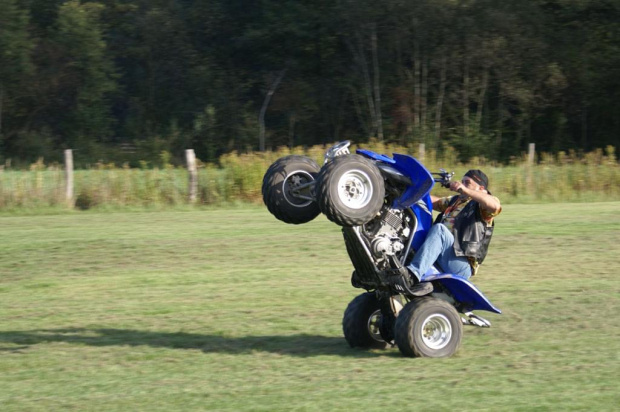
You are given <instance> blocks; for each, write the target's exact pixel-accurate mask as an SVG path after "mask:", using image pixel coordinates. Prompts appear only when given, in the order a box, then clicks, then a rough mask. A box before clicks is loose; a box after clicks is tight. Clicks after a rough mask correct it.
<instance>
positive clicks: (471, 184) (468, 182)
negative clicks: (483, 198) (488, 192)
mask: <svg viewBox="0 0 620 412" xmlns="http://www.w3.org/2000/svg"><path fill="white" fill-rule="evenodd" d="M461 183H463V185H464V186H465V187H466V188H468V189H471V190H480V189H481V188H482V186H480V185H479V184H478V183H476V182H475V181H474V179H472V178H471V177H468V176H463V179H462V180H461Z"/></svg>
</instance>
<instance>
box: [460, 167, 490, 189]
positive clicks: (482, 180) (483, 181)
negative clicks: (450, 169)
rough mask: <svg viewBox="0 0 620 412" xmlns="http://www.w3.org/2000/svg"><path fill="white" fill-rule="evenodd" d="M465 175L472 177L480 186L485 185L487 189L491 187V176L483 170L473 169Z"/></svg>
mask: <svg viewBox="0 0 620 412" xmlns="http://www.w3.org/2000/svg"><path fill="white" fill-rule="evenodd" d="M465 176H467V177H469V178H471V179H472V180H473V181H474V182H476V183H478V184H479V185H480V186H484V188H485V189H487V191H488V189H489V178H488V177H487V175H485V174H484V173H483V172H482V170H478V169H471V170H469V171H468V172H467V173H465Z"/></svg>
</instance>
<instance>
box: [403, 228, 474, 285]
mask: <svg viewBox="0 0 620 412" xmlns="http://www.w3.org/2000/svg"><path fill="white" fill-rule="evenodd" d="M453 245H454V236H453V235H452V233H450V231H449V230H448V229H447V228H446V227H445V226H444V225H443V224H441V223H438V224H435V225H433V226H431V229H430V230H429V231H428V235H427V236H426V240H424V243H422V246H420V249H418V251H417V252H416V254H415V256H414V257H413V260H412V261H411V263H410V264H409V265H408V266H407V268H408V269H409V270H410V271H411V272H413V274H414V276H415V277H417V278H418V280H420V279H421V278H422V276H423V275H424V274H425V273H426V272H428V270H429V269H430V268H431V266H433V264H434V263H435V262H437V263H438V264H439V266H441V269H442V270H443V272H444V273H451V274H453V275H457V276H460V277H462V278H465V279H469V277H470V276H471V266H470V265H469V261H468V260H467V258H466V257H465V256H456V254H455V253H454V247H453Z"/></svg>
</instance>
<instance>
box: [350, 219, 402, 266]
mask: <svg viewBox="0 0 620 412" xmlns="http://www.w3.org/2000/svg"><path fill="white" fill-rule="evenodd" d="M413 222H414V219H412V217H411V216H410V215H409V214H408V213H406V212H404V211H402V210H397V209H391V208H388V207H384V208H383V209H382V210H381V214H380V215H379V216H378V217H376V218H375V219H373V220H371V221H370V222H368V223H366V224H365V225H364V226H363V227H362V231H361V234H362V237H363V238H364V240H365V243H366V246H367V247H368V250H369V251H370V252H371V254H372V256H373V258H374V259H375V261H376V264H377V267H379V268H384V267H385V266H386V265H387V261H386V260H387V258H388V257H389V256H395V257H400V256H401V254H402V253H403V251H404V250H405V245H406V244H407V241H408V239H409V236H410V234H411V232H412V229H413V228H412V225H413Z"/></svg>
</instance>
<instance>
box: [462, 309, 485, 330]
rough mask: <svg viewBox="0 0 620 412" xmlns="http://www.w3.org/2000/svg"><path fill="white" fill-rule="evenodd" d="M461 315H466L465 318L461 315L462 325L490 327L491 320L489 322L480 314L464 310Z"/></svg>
mask: <svg viewBox="0 0 620 412" xmlns="http://www.w3.org/2000/svg"><path fill="white" fill-rule="evenodd" d="M463 315H465V316H466V318H463V317H461V320H462V321H463V324H464V325H472V326H478V327H479V328H490V327H491V322H489V321H488V320H486V319H485V318H483V317H482V316H478V315H475V314H474V313H472V312H465V313H463Z"/></svg>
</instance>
